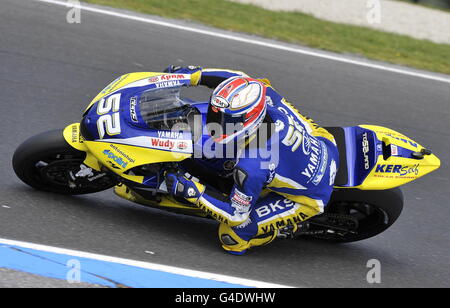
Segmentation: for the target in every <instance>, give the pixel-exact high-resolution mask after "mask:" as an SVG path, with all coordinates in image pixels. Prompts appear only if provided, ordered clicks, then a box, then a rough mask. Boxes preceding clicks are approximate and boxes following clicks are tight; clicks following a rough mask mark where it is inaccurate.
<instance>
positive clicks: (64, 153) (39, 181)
mask: <svg viewBox="0 0 450 308" xmlns="http://www.w3.org/2000/svg"><path fill="white" fill-rule="evenodd" d="M85 158H86V153H85V152H82V151H78V150H76V149H74V148H73V147H71V146H70V145H69V144H68V143H67V142H66V140H65V139H64V137H63V133H62V131H61V130H53V131H49V132H45V133H41V134H39V135H37V136H34V137H31V138H30V139H28V140H27V141H25V142H24V143H22V144H21V145H20V146H19V147H18V148H17V150H16V151H15V153H14V156H13V160H12V163H13V168H14V172H15V173H16V175H17V176H18V177H19V178H20V179H21V180H22V181H23V182H24V183H25V184H28V185H29V186H31V187H33V188H35V189H38V190H43V191H48V192H53V193H58V194H64V195H82V194H90V193H95V192H99V191H103V190H106V189H109V188H111V187H113V186H114V185H115V184H116V183H115V180H114V179H113V178H111V177H109V176H108V175H104V176H101V177H99V178H98V179H96V180H93V181H91V182H89V181H86V184H83V185H77V187H74V186H73V185H72V186H71V185H69V180H70V178H69V172H70V171H73V172H77V170H76V169H77V168H78V170H79V168H80V165H82V164H83V161H84V160H85ZM93 173H94V176H95V175H97V176H98V175H101V174H102V173H100V172H96V171H95V170H93Z"/></svg>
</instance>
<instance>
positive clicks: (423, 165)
mask: <svg viewBox="0 0 450 308" xmlns="http://www.w3.org/2000/svg"><path fill="white" fill-rule="evenodd" d="M343 129H344V132H345V153H343V155H341V156H345V159H346V161H347V166H346V169H347V170H346V172H347V183H345V184H343V183H339V185H336V187H340V188H358V189H361V190H383V189H390V188H394V187H398V186H401V185H404V184H406V183H408V182H411V181H413V180H416V179H418V178H420V177H422V176H424V175H426V174H428V173H430V172H432V171H434V170H436V169H438V168H439V166H440V160H439V159H438V158H437V157H436V156H435V155H434V154H429V155H422V156H423V157H422V158H417V157H415V156H414V155H413V153H420V152H421V151H422V150H424V149H425V148H424V147H423V146H421V145H420V144H418V143H417V142H415V141H414V140H412V139H410V138H408V137H406V136H405V135H403V134H400V133H399V132H396V131H394V130H392V129H388V128H385V127H381V126H375V125H359V126H353V127H344V128H343ZM419 157H420V156H419ZM340 172H345V170H344V171H340Z"/></svg>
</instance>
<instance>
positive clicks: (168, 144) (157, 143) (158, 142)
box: [150, 138, 175, 150]
mask: <svg viewBox="0 0 450 308" xmlns="http://www.w3.org/2000/svg"><path fill="white" fill-rule="evenodd" d="M150 143H151V145H152V146H153V147H158V148H164V149H167V150H172V149H173V148H174V147H175V141H171V140H162V139H159V138H150Z"/></svg>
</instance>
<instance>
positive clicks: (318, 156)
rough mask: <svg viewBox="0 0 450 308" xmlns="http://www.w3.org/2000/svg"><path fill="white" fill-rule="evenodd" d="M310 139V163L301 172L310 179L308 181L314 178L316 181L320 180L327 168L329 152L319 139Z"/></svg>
mask: <svg viewBox="0 0 450 308" xmlns="http://www.w3.org/2000/svg"><path fill="white" fill-rule="evenodd" d="M309 140H310V149H309V151H310V154H309V160H308V165H307V166H306V167H305V169H303V171H302V172H301V174H302V175H304V176H306V177H307V178H308V179H309V180H308V183H309V182H311V180H313V179H314V182H317V181H319V182H320V180H321V179H322V177H323V174H324V171H325V170H324V169H325V168H326V164H325V163H324V162H326V161H327V160H328V152H327V151H326V147H325V146H324V145H323V144H322V143H321V142H319V141H318V140H317V139H315V138H310V139H309ZM325 152H326V153H325ZM325 156H326V157H325ZM324 166H325V168H324ZM319 171H320V172H319ZM319 178H320V179H319Z"/></svg>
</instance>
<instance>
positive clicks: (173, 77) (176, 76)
mask: <svg viewBox="0 0 450 308" xmlns="http://www.w3.org/2000/svg"><path fill="white" fill-rule="evenodd" d="M160 79H161V80H166V81H169V80H176V79H187V78H186V76H185V75H183V74H171V75H162V76H160Z"/></svg>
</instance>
